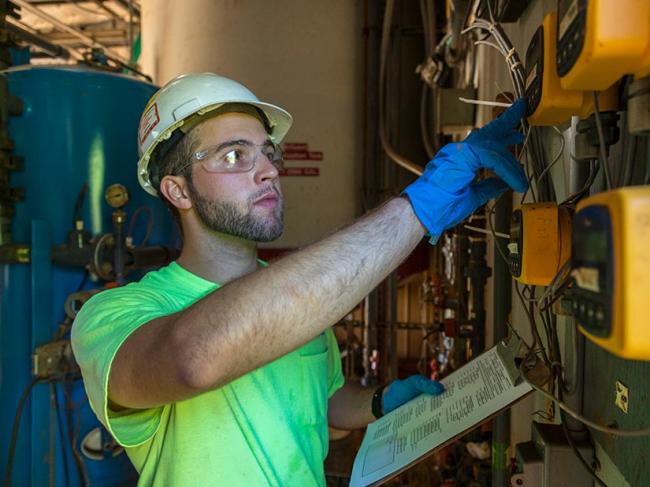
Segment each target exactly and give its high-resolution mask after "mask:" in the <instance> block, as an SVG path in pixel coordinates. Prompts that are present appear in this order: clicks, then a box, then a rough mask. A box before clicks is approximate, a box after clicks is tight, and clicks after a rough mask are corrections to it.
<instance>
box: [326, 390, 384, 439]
mask: <svg viewBox="0 0 650 487" xmlns="http://www.w3.org/2000/svg"><path fill="white" fill-rule="evenodd" d="M375 390H376V388H374V387H363V386H361V385H360V384H358V383H355V382H350V381H346V383H345V385H344V386H343V387H341V388H340V389H339V390H338V391H336V392H335V393H334V395H333V396H332V397H331V398H330V400H329V404H328V411H327V419H328V422H329V424H330V426H332V427H334V428H337V429H342V430H353V429H358V428H364V427H365V426H367V425H368V423H371V422H372V421H374V420H375V417H374V416H373V414H372V397H373V395H374V393H375Z"/></svg>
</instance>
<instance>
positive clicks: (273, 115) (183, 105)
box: [138, 73, 293, 196]
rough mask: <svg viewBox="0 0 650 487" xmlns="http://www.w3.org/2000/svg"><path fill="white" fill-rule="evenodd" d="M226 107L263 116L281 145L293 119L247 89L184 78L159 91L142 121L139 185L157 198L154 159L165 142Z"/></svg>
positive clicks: (219, 79)
mask: <svg viewBox="0 0 650 487" xmlns="http://www.w3.org/2000/svg"><path fill="white" fill-rule="evenodd" d="M226 103H238V104H245V105H251V106H253V107H256V108H258V109H259V110H261V111H262V112H263V114H264V115H265V117H266V119H267V120H266V121H267V122H268V127H267V129H268V131H269V137H270V138H271V140H272V141H273V142H275V143H280V142H281V141H282V139H283V138H284V136H285V135H286V134H287V132H288V131H289V128H290V127H291V123H292V122H293V118H292V117H291V115H290V114H289V112H287V111H286V110H283V109H282V108H280V107H277V106H275V105H271V104H270V103H264V102H262V101H259V100H258V99H257V97H256V96H255V95H254V94H253V93H252V92H251V91H250V90H249V89H248V88H246V87H245V86H243V85H241V84H239V83H237V82H236V81H233V80H231V79H228V78H224V77H223V76H218V75H216V74H213V73H196V74H184V75H181V76H178V77H177V78H174V79H173V80H171V81H170V82H169V83H167V84H166V85H165V86H163V87H162V88H161V89H160V90H158V91H157V92H156V93H155V94H154V95H153V97H151V100H149V102H148V103H147V106H146V107H145V109H144V112H143V113H142V117H140V127H139V129H138V155H139V156H140V160H139V161H138V181H139V182H140V185H141V186H142V187H143V188H144V190H145V191H146V192H147V193H149V194H152V195H154V196H157V191H156V189H155V188H154V186H153V184H152V182H151V178H150V171H149V162H150V159H151V155H152V153H153V151H154V149H155V148H156V146H158V144H160V143H161V142H162V141H164V140H167V139H169V138H170V137H171V136H172V134H173V133H174V131H176V130H177V129H178V128H180V127H181V126H182V125H183V124H184V123H185V122H186V121H187V119H188V118H189V117H192V116H193V115H204V114H206V113H208V112H210V111H212V110H215V109H217V108H220V107H222V106H223V105H224V104H226Z"/></svg>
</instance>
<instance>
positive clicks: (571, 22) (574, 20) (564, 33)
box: [556, 0, 588, 77]
mask: <svg viewBox="0 0 650 487" xmlns="http://www.w3.org/2000/svg"><path fill="white" fill-rule="evenodd" d="M587 1H588V0H558V2H557V11H558V22H557V37H556V39H557V74H558V76H560V77H562V76H564V75H565V74H567V73H568V72H569V71H571V68H572V67H573V66H574V65H575V63H576V61H577V60H578V57H579V56H580V53H581V52H582V48H583V46H584V43H585V33H586V32H587Z"/></svg>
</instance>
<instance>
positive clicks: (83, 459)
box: [0, 66, 177, 486]
mask: <svg viewBox="0 0 650 487" xmlns="http://www.w3.org/2000/svg"><path fill="white" fill-rule="evenodd" d="M5 75H6V76H7V77H8V82H9V91H10V93H11V94H12V95H14V96H17V97H19V98H20V99H21V100H22V103H23V106H24V109H23V113H22V115H20V116H18V117H12V118H11V120H10V123H9V132H10V135H11V137H12V139H13V141H14V144H15V150H14V154H16V155H18V156H22V157H24V169H23V170H22V171H21V172H15V173H13V174H12V179H11V185H12V186H22V187H24V188H25V192H26V194H25V200H24V201H22V202H19V203H17V204H16V216H15V218H14V222H13V238H14V241H15V242H16V243H24V244H28V245H30V246H31V263H30V264H11V265H0V269H1V272H2V282H1V283H0V297H1V301H0V320H1V321H0V397H1V398H2V400H1V401H0V417H1V418H3V419H2V421H0V462H2V463H1V464H2V475H3V478H4V475H5V473H6V467H7V465H6V462H7V457H8V453H9V452H8V446H9V444H10V438H11V431H12V424H11V423H12V420H13V418H14V414H15V411H16V407H17V404H18V402H19V398H20V396H21V394H22V393H23V391H24V390H25V389H26V387H27V386H28V384H29V383H30V381H31V380H32V374H31V369H32V358H31V357H32V352H33V351H34V349H35V348H36V347H37V346H39V345H42V344H43V343H47V342H49V341H51V340H52V338H53V337H54V336H55V334H56V332H57V330H58V328H59V325H60V323H61V322H62V321H63V319H64V308H63V304H64V301H65V299H66V297H67V296H68V295H69V294H71V293H73V292H75V291H77V290H78V289H80V288H85V289H88V288H92V287H93V286H100V285H102V283H101V282H96V283H94V282H92V280H91V279H87V276H86V272H85V270H84V269H83V268H73V267H68V268H64V267H58V266H56V265H53V264H52V261H51V253H50V252H51V248H52V247H53V246H56V245H62V244H64V243H65V242H66V238H67V235H68V232H69V231H70V230H71V229H72V228H73V212H74V208H75V202H76V201H77V197H78V195H79V194H80V191H81V190H82V188H83V187H84V185H86V184H87V191H86V194H85V200H84V203H83V205H82V207H81V210H80V211H81V214H82V215H83V220H84V221H85V229H86V230H88V231H90V232H91V233H92V234H93V235H98V234H101V233H107V232H110V231H111V228H112V223H111V212H112V208H110V207H109V206H108V205H107V204H106V202H105V201H104V191H105V190H106V188H107V186H109V185H111V184H113V183H120V184H122V185H124V186H125V187H126V188H127V190H128V192H129V195H130V201H129V203H128V204H127V205H126V207H125V208H124V209H125V210H126V211H127V213H128V214H129V216H132V215H133V213H134V211H135V210H136V209H137V208H140V207H148V209H147V211H141V212H139V213H140V216H139V218H138V221H137V222H135V223H134V225H133V228H134V229H135V230H134V232H133V233H134V240H135V242H134V243H135V244H136V245H137V244H138V241H139V239H140V238H142V236H143V234H144V231H143V230H142V229H143V228H144V227H146V223H145V220H146V218H152V219H153V226H152V228H153V231H152V232H151V234H150V238H149V241H148V243H149V244H151V245H155V244H159V245H169V246H174V245H176V244H177V242H176V239H177V236H176V233H175V231H174V225H173V222H172V219H171V217H170V216H169V215H168V212H167V210H166V208H165V207H164V205H163V204H162V203H161V202H160V201H159V200H157V199H156V198H153V197H151V196H149V195H148V194H146V193H145V192H144V191H143V190H142V189H141V188H140V187H139V185H138V182H137V179H136V164H137V146H136V141H137V127H138V120H139V116H140V113H141V112H142V110H143V108H144V106H145V104H146V102H147V100H148V99H149V98H150V97H151V95H152V94H153V93H154V92H155V90H156V87H155V86H153V85H151V84H149V83H145V82H141V81H138V80H136V79H134V78H131V77H127V76H122V75H119V74H112V73H107V72H101V71H94V70H91V69H83V68H68V67H56V68H53V67H35V66H29V67H21V68H15V69H10V70H8V71H6V72H5ZM135 277H137V276H129V277H127V279H129V278H135ZM55 401H56V402H55ZM57 404H58V408H57V407H55V406H56V405H57ZM67 420H70V421H69V422H68V421H67ZM98 428H99V423H98V422H97V420H96V419H95V417H94V415H93V413H92V412H91V411H90V408H89V405H88V401H87V398H86V395H85V392H84V389H83V384H82V382H81V381H80V380H70V381H67V382H66V384H65V387H64V386H63V384H61V383H58V384H57V385H56V387H55V388H54V387H52V386H51V385H49V384H37V385H35V386H34V387H33V389H32V391H31V394H30V395H29V399H28V400H27V402H26V404H25V408H24V410H23V414H22V420H21V422H20V429H19V433H18V438H17V442H16V447H15V452H14V458H13V464H12V470H13V472H12V483H11V485H16V486H27V485H33V486H42V485H48V482H49V480H50V477H51V476H52V475H53V476H54V484H55V485H66V484H67V483H68V482H69V484H70V485H82V481H81V477H82V476H83V475H85V476H86V477H87V480H88V481H89V483H90V485H93V486H109V485H133V484H134V483H135V481H136V475H135V472H134V470H133V468H132V467H131V465H130V462H129V461H128V458H127V457H126V455H125V454H124V453H123V452H121V450H120V449H119V448H114V447H113V445H112V444H111V439H110V437H109V436H107V434H106V432H105V431H104V430H102V429H101V428H99V429H98ZM71 438H72V440H71ZM84 439H86V442H85V443H84V449H83V451H82V452H81V456H80V457H79V458H77V461H75V458H74V455H73V452H72V450H71V448H70V444H71V441H73V442H74V443H75V446H76V448H77V449H80V448H81V446H80V443H81V442H82V440H84ZM52 472H53V474H52Z"/></svg>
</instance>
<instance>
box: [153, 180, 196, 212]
mask: <svg viewBox="0 0 650 487" xmlns="http://www.w3.org/2000/svg"><path fill="white" fill-rule="evenodd" d="M160 193H161V194H162V195H163V196H164V197H165V198H167V200H168V201H169V202H170V203H171V204H172V205H174V206H175V207H176V208H178V209H179V210H189V209H190V208H192V200H191V199H190V197H189V194H188V193H189V192H188V191H187V181H186V180H185V178H184V177H183V176H172V175H169V174H168V175H167V176H165V177H163V178H162V180H161V181H160Z"/></svg>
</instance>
